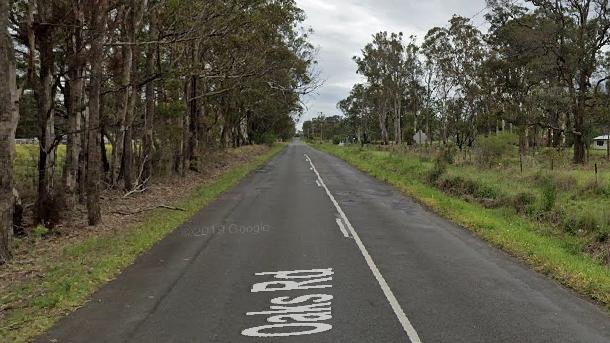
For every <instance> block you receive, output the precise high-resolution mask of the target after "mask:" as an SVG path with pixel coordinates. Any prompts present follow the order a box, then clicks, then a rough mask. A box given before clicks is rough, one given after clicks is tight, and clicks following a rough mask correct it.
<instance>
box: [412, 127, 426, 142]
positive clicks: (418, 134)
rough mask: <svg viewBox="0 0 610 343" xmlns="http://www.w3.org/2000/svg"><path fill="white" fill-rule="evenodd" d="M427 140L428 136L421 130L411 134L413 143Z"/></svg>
mask: <svg viewBox="0 0 610 343" xmlns="http://www.w3.org/2000/svg"><path fill="white" fill-rule="evenodd" d="M427 141H428V136H427V135H426V134H425V133H424V132H423V131H422V130H419V131H417V132H416V133H415V135H413V142H415V144H426V142H427Z"/></svg>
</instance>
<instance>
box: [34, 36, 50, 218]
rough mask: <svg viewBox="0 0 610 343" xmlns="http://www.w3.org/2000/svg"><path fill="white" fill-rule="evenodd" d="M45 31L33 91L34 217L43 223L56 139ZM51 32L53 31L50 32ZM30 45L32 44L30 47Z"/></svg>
mask: <svg viewBox="0 0 610 343" xmlns="http://www.w3.org/2000/svg"><path fill="white" fill-rule="evenodd" d="M47 33H49V32H48V31H46V32H45V34H44V35H43V34H41V35H40V37H39V40H38V41H39V42H38V45H39V46H40V51H39V53H40V76H39V77H38V78H36V80H35V86H34V94H35V97H36V101H37V107H38V125H39V127H38V130H39V138H38V139H39V142H38V144H39V146H40V149H39V152H40V153H39V156H38V198H37V200H36V219H37V221H38V222H39V223H42V224H46V222H47V220H48V219H49V218H48V217H49V213H48V206H49V205H50V204H49V201H50V197H51V188H52V181H53V169H54V162H55V161H54V155H55V154H54V150H55V145H54V140H55V118H54V117H55V110H54V108H55V106H54V98H55V96H54V94H55V91H54V88H55V82H54V79H53V73H54V70H55V58H54V52H53V45H52V38H51V36H50V35H49V34H47ZM51 34H52V33H51ZM32 49H33V48H32Z"/></svg>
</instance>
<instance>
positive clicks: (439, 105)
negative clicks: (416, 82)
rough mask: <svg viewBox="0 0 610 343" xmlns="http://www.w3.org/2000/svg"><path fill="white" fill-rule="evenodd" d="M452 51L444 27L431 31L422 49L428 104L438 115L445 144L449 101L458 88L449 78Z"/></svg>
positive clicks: (425, 38) (427, 34)
mask: <svg viewBox="0 0 610 343" xmlns="http://www.w3.org/2000/svg"><path fill="white" fill-rule="evenodd" d="M450 49H451V43H450V40H449V32H448V30H447V29H446V28H444V27H434V28H432V29H430V30H429V31H428V32H427V33H426V36H425V37H424V42H423V43H422V47H421V51H422V53H423V55H424V57H425V64H424V66H425V69H424V70H425V72H426V76H425V79H424V80H425V85H426V103H427V105H428V106H429V110H430V111H434V112H436V113H437V114H438V117H439V121H440V124H441V137H442V140H443V142H444V143H446V142H447V139H448V120H447V109H448V100H449V97H450V96H451V95H452V93H453V90H454V88H455V87H456V84H455V82H454V80H453V79H452V78H450V77H449V75H450V73H451V68H452V65H451V63H452V59H451V55H450V54H449V52H450Z"/></svg>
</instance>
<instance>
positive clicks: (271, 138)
mask: <svg viewBox="0 0 610 343" xmlns="http://www.w3.org/2000/svg"><path fill="white" fill-rule="evenodd" d="M253 140H254V143H256V144H265V145H268V146H272V145H273V144H275V142H277V136H276V135H275V134H274V133H271V132H265V133H263V134H259V135H256V136H254V137H253Z"/></svg>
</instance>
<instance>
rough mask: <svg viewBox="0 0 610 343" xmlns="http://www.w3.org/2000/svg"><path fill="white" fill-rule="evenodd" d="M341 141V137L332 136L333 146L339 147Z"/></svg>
mask: <svg viewBox="0 0 610 343" xmlns="http://www.w3.org/2000/svg"><path fill="white" fill-rule="evenodd" d="M342 141H343V137H341V136H334V137H333V144H334V145H339V143H341V142H342Z"/></svg>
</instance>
